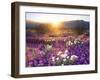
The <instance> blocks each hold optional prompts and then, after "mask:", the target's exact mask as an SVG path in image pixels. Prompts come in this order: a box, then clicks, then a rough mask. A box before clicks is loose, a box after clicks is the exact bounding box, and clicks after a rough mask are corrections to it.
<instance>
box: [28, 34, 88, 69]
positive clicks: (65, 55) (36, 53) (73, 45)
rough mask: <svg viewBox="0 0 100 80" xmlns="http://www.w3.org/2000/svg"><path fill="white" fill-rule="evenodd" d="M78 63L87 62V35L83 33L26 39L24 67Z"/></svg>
mask: <svg viewBox="0 0 100 80" xmlns="http://www.w3.org/2000/svg"><path fill="white" fill-rule="evenodd" d="M71 37H72V38H71ZM80 64H81V65H82V64H89V36H87V35H85V34H82V35H78V37H75V36H73V35H72V36H67V37H52V38H50V39H49V38H43V39H32V41H31V40H29V39H28V41H27V46H26V67H39V66H63V65H80Z"/></svg>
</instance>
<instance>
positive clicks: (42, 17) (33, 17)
mask: <svg viewBox="0 0 100 80" xmlns="http://www.w3.org/2000/svg"><path fill="white" fill-rule="evenodd" d="M26 20H28V21H33V22H39V23H57V22H63V21H71V20H84V21H89V20H90V17H89V15H74V14H51V13H29V12H28V13H26Z"/></svg>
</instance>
